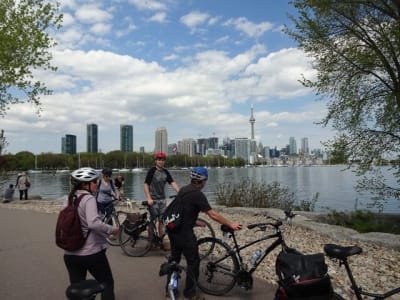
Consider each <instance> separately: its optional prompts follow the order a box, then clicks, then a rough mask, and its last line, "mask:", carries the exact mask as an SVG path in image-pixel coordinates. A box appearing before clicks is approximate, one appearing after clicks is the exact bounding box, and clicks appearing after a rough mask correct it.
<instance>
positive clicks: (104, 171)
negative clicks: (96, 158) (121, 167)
mask: <svg viewBox="0 0 400 300" xmlns="http://www.w3.org/2000/svg"><path fill="white" fill-rule="evenodd" d="M101 173H102V174H103V175H107V176H110V177H111V175H112V170H111V169H110V168H104V169H103V171H101Z"/></svg>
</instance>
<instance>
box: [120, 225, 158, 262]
mask: <svg viewBox="0 0 400 300" xmlns="http://www.w3.org/2000/svg"><path fill="white" fill-rule="evenodd" d="M124 235H125V236H126V235H127V234H126V233H125V230H124V225H122V226H121V230H120V232H119V236H120V239H123V236H124ZM127 236H129V239H128V240H127V241H126V242H125V243H121V244H120V245H121V248H122V251H124V253H125V254H126V255H128V256H133V257H138V256H143V255H145V254H146V253H147V252H149V251H150V249H151V245H152V243H151V241H150V239H149V236H148V233H147V230H146V231H143V232H141V233H140V234H139V235H138V236H135V237H132V236H130V235H127Z"/></svg>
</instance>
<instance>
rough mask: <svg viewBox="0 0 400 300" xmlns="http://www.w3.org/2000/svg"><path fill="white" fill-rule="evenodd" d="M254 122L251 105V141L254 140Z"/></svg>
mask: <svg viewBox="0 0 400 300" xmlns="http://www.w3.org/2000/svg"><path fill="white" fill-rule="evenodd" d="M255 122H256V119H255V118H254V115H253V105H251V115H250V124H251V139H252V140H254V123H255Z"/></svg>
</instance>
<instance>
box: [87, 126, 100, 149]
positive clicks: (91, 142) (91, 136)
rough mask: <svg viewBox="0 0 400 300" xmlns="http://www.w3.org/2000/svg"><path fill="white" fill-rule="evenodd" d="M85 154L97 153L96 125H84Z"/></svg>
mask: <svg viewBox="0 0 400 300" xmlns="http://www.w3.org/2000/svg"><path fill="white" fill-rule="evenodd" d="M86 138H87V152H92V153H97V152H98V131H97V124H87V125H86Z"/></svg>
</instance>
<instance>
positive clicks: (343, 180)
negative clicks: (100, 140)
mask: <svg viewBox="0 0 400 300" xmlns="http://www.w3.org/2000/svg"><path fill="white" fill-rule="evenodd" d="M343 169H344V166H316V167H269V168H262V167H258V168H218V169H217V168H215V169H209V180H208V182H207V185H206V187H205V188H204V190H203V191H204V193H205V194H206V195H207V197H208V198H209V200H210V202H211V203H212V202H214V201H215V197H214V193H215V188H216V186H217V185H218V184H220V183H224V182H240V181H241V180H243V179H251V180H255V181H257V182H262V181H264V182H266V183H272V182H274V181H277V182H279V183H280V184H281V186H287V187H289V189H290V190H291V191H292V192H294V193H295V195H296V197H297V199H299V200H311V199H312V198H313V196H314V195H315V194H316V193H317V192H318V193H319V198H318V201H317V203H316V211H323V210H325V209H326V207H329V208H332V209H335V210H338V211H349V210H354V208H355V204H356V203H357V208H358V209H366V208H367V205H368V203H369V202H370V199H369V198H368V196H366V195H360V194H358V193H357V192H356V191H355V189H354V186H355V184H356V180H357V177H356V176H355V175H354V174H353V173H352V172H351V171H350V170H346V171H342V170H343ZM170 172H171V174H172V176H173V177H174V178H175V180H176V182H177V183H178V185H179V186H183V185H185V184H187V183H188V182H189V172H190V171H189V170H170ZM123 175H124V177H125V192H126V195H127V197H128V198H130V199H135V200H142V199H144V193H143V182H144V178H145V176H146V172H138V173H124V174H123ZM15 177H16V176H14V177H12V178H6V177H5V176H0V185H1V187H2V189H3V191H4V188H5V187H6V186H8V184H9V183H15V179H16V178H15ZM29 177H30V180H31V183H32V186H31V188H30V190H29V194H31V195H40V196H41V197H42V198H43V199H46V200H54V199H55V200H59V199H60V198H62V197H64V196H65V195H66V194H67V193H68V192H69V189H70V187H69V181H68V177H69V173H53V174H47V173H32V174H29ZM392 182H394V180H393V181H392ZM167 192H168V194H169V195H173V194H175V192H174V191H173V190H172V189H170V188H167ZM16 196H17V197H18V192H16ZM384 212H387V213H400V201H398V200H395V199H389V200H388V202H387V204H386V205H385V209H384Z"/></svg>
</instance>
